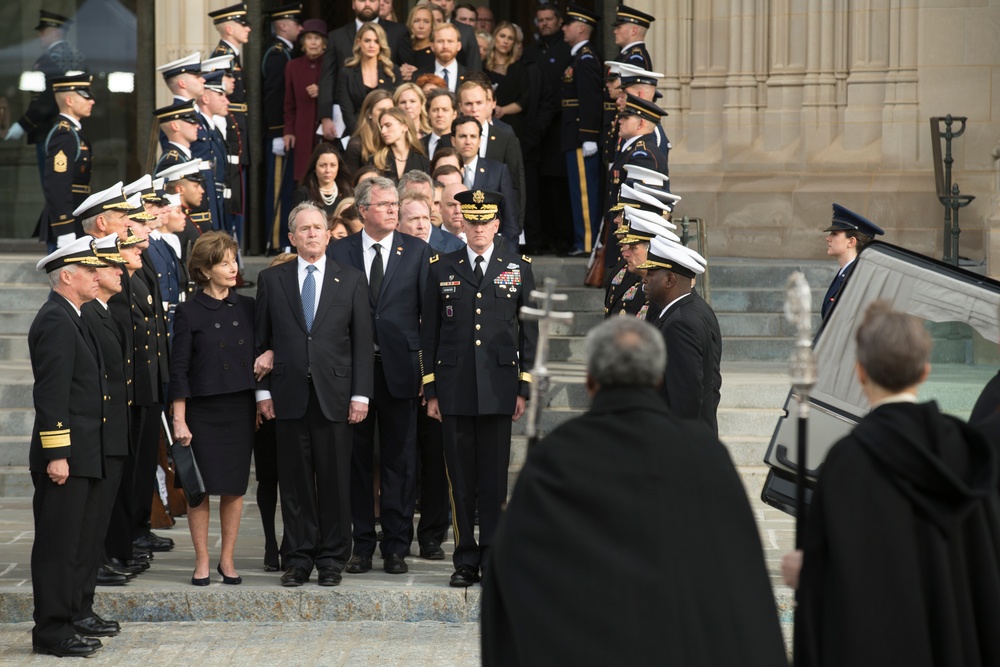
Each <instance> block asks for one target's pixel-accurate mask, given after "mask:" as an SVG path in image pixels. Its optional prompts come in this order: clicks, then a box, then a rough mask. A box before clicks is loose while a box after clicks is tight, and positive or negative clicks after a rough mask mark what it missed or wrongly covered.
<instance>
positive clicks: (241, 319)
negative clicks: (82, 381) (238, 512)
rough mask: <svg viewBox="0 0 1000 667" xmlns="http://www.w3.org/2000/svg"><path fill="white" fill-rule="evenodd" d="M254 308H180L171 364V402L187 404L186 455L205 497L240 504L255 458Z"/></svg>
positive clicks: (211, 302)
mask: <svg viewBox="0 0 1000 667" xmlns="http://www.w3.org/2000/svg"><path fill="white" fill-rule="evenodd" d="M253 320H254V300H253V299H252V298H251V297H247V296H241V295H238V294H237V293H236V291H235V290H230V292H229V296H227V297H226V298H225V299H223V300H221V301H220V300H218V299H213V298H212V297H210V296H208V295H206V294H205V293H204V292H198V293H197V294H195V296H194V297H193V298H192V299H191V300H189V301H187V302H185V303H182V304H180V305H179V306H178V308H177V314H176V315H175V317H174V340H173V349H172V350H171V359H170V393H171V398H172V399H178V398H186V399H187V406H186V407H187V410H186V412H187V414H186V420H187V425H188V429H189V430H190V431H191V447H193V448H194V455H195V459H196V460H197V461H198V467H199V468H200V469H201V476H202V478H203V479H204V481H205V490H206V492H208V494H209V495H222V496H242V495H243V494H245V493H246V490H247V484H248V482H249V479H250V454H251V452H252V450H253V434H254V417H255V411H256V402H255V401H254V387H255V386H256V382H255V380H254V376H253V361H254V356H253V345H254V333H253Z"/></svg>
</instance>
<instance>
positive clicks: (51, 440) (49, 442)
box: [38, 429, 70, 449]
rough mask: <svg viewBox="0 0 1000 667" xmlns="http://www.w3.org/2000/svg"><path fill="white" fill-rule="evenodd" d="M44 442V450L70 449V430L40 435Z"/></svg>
mask: <svg viewBox="0 0 1000 667" xmlns="http://www.w3.org/2000/svg"><path fill="white" fill-rule="evenodd" d="M38 436H39V438H41V440H42V449H55V448H57V447H69V445H70V438H69V429H67V430H66V431H64V432H63V431H50V432H49V433H47V434H46V433H39V434H38Z"/></svg>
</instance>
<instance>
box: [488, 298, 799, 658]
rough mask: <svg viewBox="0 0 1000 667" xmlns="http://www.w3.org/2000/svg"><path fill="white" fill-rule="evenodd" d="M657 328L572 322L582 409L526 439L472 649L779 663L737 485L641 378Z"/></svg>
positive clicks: (653, 360)
mask: <svg viewBox="0 0 1000 667" xmlns="http://www.w3.org/2000/svg"><path fill="white" fill-rule="evenodd" d="M664 350H665V348H664V344H663V341H662V339H661V338H660V336H659V334H658V333H657V331H656V330H655V329H654V328H653V327H651V326H650V325H649V324H647V323H645V322H641V321H639V320H637V319H635V318H632V317H614V318H611V319H610V320H608V321H606V322H604V323H603V324H601V325H599V326H598V327H595V329H594V330H593V331H591V332H590V334H588V336H587V359H588V362H587V389H588V393H589V394H590V395H591V398H592V404H591V407H590V410H589V411H588V412H587V413H586V414H584V415H582V416H580V417H577V418H576V419H572V420H570V421H568V422H566V423H564V424H563V425H561V426H560V427H558V428H557V429H556V430H554V431H553V432H552V433H551V434H550V435H549V436H547V437H546V438H545V439H544V440H542V441H541V442H540V443H539V444H538V445H536V446H535V447H534V448H533V449H532V450H531V451H530V452H529V454H528V459H527V462H526V463H525V465H524V468H523V469H522V471H521V474H520V477H519V479H518V481H517V485H516V486H515V488H514V493H513V495H512V497H511V500H510V502H509V504H508V507H507V510H506V512H505V513H504V516H503V518H502V519H501V522H500V527H499V529H498V530H497V534H496V538H495V540H494V543H493V547H492V551H491V554H490V559H489V561H488V562H487V564H486V568H485V571H484V573H483V595H482V659H483V665H486V666H487V667H489V666H490V665H684V666H685V667H697V666H701V665H704V666H706V667H707V666H709V665H711V666H712V667H719V666H724V665H754V666H755V667H768V666H772V665H773V666H778V665H780V666H781V667H785V666H786V665H787V660H786V657H785V650H784V646H783V643H782V638H781V631H780V629H779V626H778V617H777V614H776V611H775V604H774V597H773V594H772V591H771V586H770V583H769V581H768V576H767V571H766V569H765V566H764V558H763V554H762V551H761V545H760V539H759V537H758V533H757V527H756V524H755V523H754V519H753V515H752V513H751V510H750V504H749V502H748V500H747V496H746V492H745V491H744V490H743V486H742V484H741V483H740V480H739V477H738V476H737V474H736V470H735V469H734V467H733V463H732V461H731V460H730V458H729V455H728V453H727V451H726V449H725V447H724V446H723V445H722V444H721V443H720V442H719V440H718V439H717V438H715V437H714V436H713V435H712V434H711V433H710V432H709V431H708V429H707V428H705V427H704V425H702V424H700V423H697V422H694V421H682V420H680V419H677V418H676V417H675V416H674V415H672V414H671V413H670V410H669V409H668V408H667V406H666V404H665V403H664V402H663V400H662V399H661V398H660V396H659V394H658V393H657V392H656V389H655V385H656V383H657V382H659V381H660V379H661V377H662V373H661V372H660V368H662V366H663V365H664V363H665V351H664Z"/></svg>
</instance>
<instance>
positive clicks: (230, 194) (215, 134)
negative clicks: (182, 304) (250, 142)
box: [198, 56, 243, 236]
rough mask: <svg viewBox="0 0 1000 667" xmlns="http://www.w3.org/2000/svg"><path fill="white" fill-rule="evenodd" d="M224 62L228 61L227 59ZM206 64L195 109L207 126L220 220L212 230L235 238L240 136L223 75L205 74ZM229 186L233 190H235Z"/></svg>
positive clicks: (238, 213)
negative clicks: (233, 117) (201, 91)
mask: <svg viewBox="0 0 1000 667" xmlns="http://www.w3.org/2000/svg"><path fill="white" fill-rule="evenodd" d="M226 59H227V60H228V59H229V57H228V56H226ZM212 60H214V58H213V59H212ZM208 62H209V61H207V60H206V61H205V62H203V63H202V70H203V74H202V77H203V78H204V79H205V92H204V93H202V95H201V97H199V98H198V108H199V109H201V113H202V115H203V116H204V117H205V120H207V121H208V125H209V129H208V138H209V146H210V147H211V151H212V160H211V175H212V177H211V181H212V185H214V187H215V201H216V202H217V205H218V211H219V214H220V216H221V217H220V219H219V220H218V221H216V224H214V228H215V229H221V230H224V231H225V232H226V233H228V234H229V235H230V236H235V235H236V232H237V229H236V227H237V224H239V223H241V222H242V219H243V214H242V169H241V168H240V164H239V151H240V135H239V130H238V129H237V127H236V125H235V124H234V122H233V120H232V118H231V116H230V113H229V99H228V97H227V96H226V87H225V82H224V81H223V79H224V77H225V72H223V70H221V69H215V70H212V71H211V72H204V68H205V63H208ZM231 186H235V190H234V188H233V187H231Z"/></svg>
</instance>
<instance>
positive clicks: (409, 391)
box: [327, 177, 430, 574]
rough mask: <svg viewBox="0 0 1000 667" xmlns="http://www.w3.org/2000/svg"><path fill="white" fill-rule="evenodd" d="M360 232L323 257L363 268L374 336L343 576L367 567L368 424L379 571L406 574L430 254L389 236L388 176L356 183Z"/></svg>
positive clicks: (370, 514) (370, 538)
mask: <svg viewBox="0 0 1000 667" xmlns="http://www.w3.org/2000/svg"><path fill="white" fill-rule="evenodd" d="M354 197H355V205H356V206H357V207H358V212H359V213H360V215H361V221H362V224H364V228H363V229H362V230H361V232H360V233H358V234H352V235H351V236H348V237H346V238H343V239H341V240H339V241H337V242H336V243H335V244H333V245H332V246H330V249H329V250H327V257H328V258H330V259H331V260H334V261H336V262H337V263H338V264H342V265H344V266H351V267H353V268H355V269H357V270H358V271H363V272H364V273H365V275H366V276H367V277H368V286H369V289H368V305H369V307H370V309H371V320H372V330H373V331H374V334H375V376H374V377H375V391H374V394H373V395H372V396H371V401H370V402H369V404H368V416H367V417H366V418H365V419H364V421H362V422H361V423H360V424H358V425H357V426H355V427H354V448H353V453H352V455H351V517H352V519H353V522H354V531H353V536H354V554H353V555H352V556H351V560H350V562H349V563H348V565H347V571H348V572H351V573H354V574H360V573H363V572H367V571H368V570H370V569H371V567H372V554H373V553H374V551H375V543H376V531H375V507H374V505H373V502H372V489H373V488H374V479H373V474H372V467H373V463H374V455H375V424H376V420H377V422H378V443H379V472H380V476H379V507H380V509H381V511H380V513H379V517H380V520H381V524H382V532H383V534H384V537H383V539H382V543H381V546H380V549H381V552H382V559H383V561H384V562H383V569H384V570H385V571H386V572H387V573H389V574H403V573H405V572H406V571H407V570H408V567H407V565H406V561H405V557H406V555H407V552H408V550H409V547H410V540H411V538H412V533H413V506H412V504H411V502H410V497H411V496H412V495H413V492H414V484H415V473H416V448H417V442H416V437H417V430H416V429H417V400H418V396H419V395H420V360H419V354H420V302H421V300H422V299H423V291H424V286H425V285H426V283H427V269H428V266H429V264H428V259H429V258H430V249H429V248H428V246H427V244H426V243H424V242H423V241H422V240H420V239H418V238H415V237H413V236H409V235H407V234H401V233H400V232H398V231H396V226H397V223H398V215H397V212H398V211H399V208H398V206H399V198H398V196H397V193H396V186H395V184H393V182H392V181H390V180H389V179H387V178H381V177H376V178H370V179H367V180H365V181H362V183H361V184H360V185H358V188H357V190H355V192H354Z"/></svg>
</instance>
